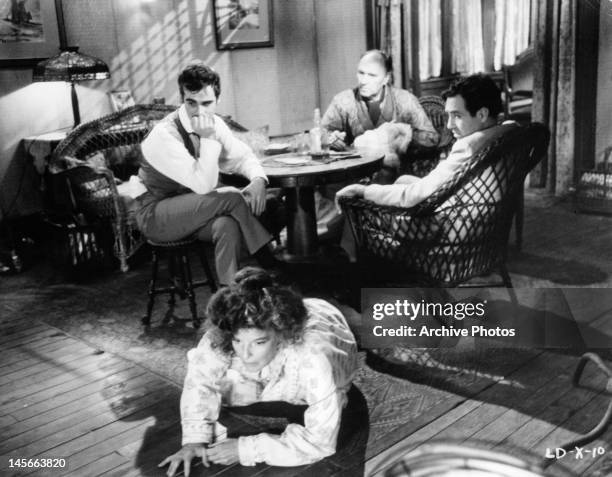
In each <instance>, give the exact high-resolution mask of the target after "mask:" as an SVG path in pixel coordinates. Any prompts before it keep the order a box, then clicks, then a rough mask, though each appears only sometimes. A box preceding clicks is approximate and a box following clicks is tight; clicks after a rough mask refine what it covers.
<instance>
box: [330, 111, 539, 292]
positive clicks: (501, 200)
mask: <svg viewBox="0 0 612 477" xmlns="http://www.w3.org/2000/svg"><path fill="white" fill-rule="evenodd" d="M548 140H549V133H548V131H547V129H546V127H545V126H543V125H541V124H537V123H534V124H531V125H530V126H527V127H524V128H522V127H517V128H515V129H510V130H509V131H508V132H506V133H505V134H504V135H503V136H502V137H500V138H499V139H498V140H496V141H494V142H493V143H491V144H490V145H489V146H488V147H486V148H484V149H483V150H481V151H480V152H479V153H478V154H476V155H475V156H474V157H473V158H472V159H471V160H470V161H468V162H467V163H466V164H465V165H464V166H463V167H462V168H461V169H460V170H458V171H457V172H456V174H455V175H454V176H453V177H452V179H451V180H449V181H448V182H447V183H446V184H445V185H444V186H443V187H442V188H441V189H439V190H438V191H437V192H435V193H434V194H433V195H431V196H430V197H429V198H427V199H426V200H425V201H423V202H421V203H420V204H418V205H417V206H415V207H412V208H410V209H404V208H399V207H386V206H380V205H377V204H374V203H372V202H368V201H365V200H362V199H341V201H340V204H341V206H342V208H343V210H344V211H345V213H346V215H347V217H348V219H349V222H350V224H351V227H352V230H353V234H354V236H355V239H356V241H357V247H358V252H359V254H360V259H363V260H366V262H367V263H369V264H371V265H374V266H376V265H381V264H385V265H384V266H385V270H387V271H390V270H391V268H392V267H393V266H395V267H397V266H398V265H399V266H400V267H401V269H402V270H403V273H405V274H407V275H408V274H409V276H412V277H414V278H415V280H417V281H419V282H422V283H430V284H436V285H444V286H455V285H458V284H460V283H462V282H464V281H466V280H469V279H470V278H472V277H475V276H480V275H483V274H486V273H489V272H491V271H493V270H494V269H495V268H496V267H502V268H503V270H501V272H502V276H503V277H504V282H506V283H505V284H506V285H509V277H508V276H507V272H506V271H505V260H506V255H507V245H508V236H509V232H510V228H511V225H512V218H513V215H514V213H515V209H516V204H517V197H518V194H519V193H521V192H522V184H523V182H524V180H525V177H526V175H527V173H528V172H529V171H530V170H531V169H532V168H533V167H534V166H535V165H536V164H537V163H538V162H539V160H540V159H541V158H542V157H543V155H544V153H545V151H546V148H547V145H548Z"/></svg>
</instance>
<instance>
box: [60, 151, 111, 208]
mask: <svg viewBox="0 0 612 477" xmlns="http://www.w3.org/2000/svg"><path fill="white" fill-rule="evenodd" d="M81 162H84V161H81ZM55 176H56V180H59V181H66V183H67V186H68V192H69V194H70V200H71V202H72V205H73V207H74V209H75V210H78V211H79V212H83V213H85V215H86V216H88V217H90V218H96V219H97V218H108V217H115V216H116V215H117V208H118V207H120V204H119V197H118V196H119V194H118V192H117V186H116V184H115V177H114V175H113V173H112V171H111V170H110V169H107V168H101V167H93V166H91V165H89V164H87V163H83V164H80V165H78V166H75V167H72V168H70V169H66V170H65V171H62V172H60V173H57V174H55Z"/></svg>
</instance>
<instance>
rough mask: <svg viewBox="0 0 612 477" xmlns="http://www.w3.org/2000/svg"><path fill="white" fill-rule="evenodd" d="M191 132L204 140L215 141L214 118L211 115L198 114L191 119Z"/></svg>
mask: <svg viewBox="0 0 612 477" xmlns="http://www.w3.org/2000/svg"><path fill="white" fill-rule="evenodd" d="M191 127H192V128H193V132H195V133H196V134H197V135H198V136H200V137H201V138H204V139H216V137H217V135H216V132H215V116H214V115H213V114H198V115H197V116H192V117H191Z"/></svg>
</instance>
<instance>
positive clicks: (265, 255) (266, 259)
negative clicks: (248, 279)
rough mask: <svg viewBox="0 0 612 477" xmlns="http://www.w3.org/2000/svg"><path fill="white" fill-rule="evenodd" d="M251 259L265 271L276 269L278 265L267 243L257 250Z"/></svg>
mask: <svg viewBox="0 0 612 477" xmlns="http://www.w3.org/2000/svg"><path fill="white" fill-rule="evenodd" d="M253 257H254V258H255V260H257V263H259V265H261V266H262V267H263V268H265V269H271V268H278V266H279V263H280V262H279V261H278V260H277V259H276V257H275V256H274V253H272V247H271V245H270V244H269V243H267V244H265V245H264V246H263V247H261V248H260V249H259V250H257V252H255V253H254V254H253Z"/></svg>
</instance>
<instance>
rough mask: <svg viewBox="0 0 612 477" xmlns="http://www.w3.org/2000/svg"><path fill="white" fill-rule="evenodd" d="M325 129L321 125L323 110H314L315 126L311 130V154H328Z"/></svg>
mask: <svg viewBox="0 0 612 477" xmlns="http://www.w3.org/2000/svg"><path fill="white" fill-rule="evenodd" d="M325 136H326V135H325V130H324V129H323V128H322V127H321V110H320V109H319V108H316V109H315V110H314V119H313V128H312V129H311V130H310V154H312V155H314V156H323V155H325V154H326V146H327V144H326V142H327V141H326V140H325Z"/></svg>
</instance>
